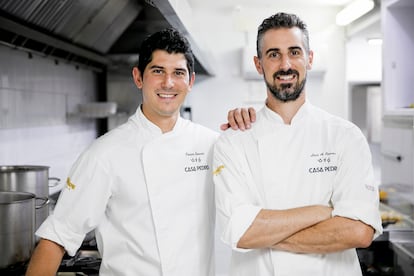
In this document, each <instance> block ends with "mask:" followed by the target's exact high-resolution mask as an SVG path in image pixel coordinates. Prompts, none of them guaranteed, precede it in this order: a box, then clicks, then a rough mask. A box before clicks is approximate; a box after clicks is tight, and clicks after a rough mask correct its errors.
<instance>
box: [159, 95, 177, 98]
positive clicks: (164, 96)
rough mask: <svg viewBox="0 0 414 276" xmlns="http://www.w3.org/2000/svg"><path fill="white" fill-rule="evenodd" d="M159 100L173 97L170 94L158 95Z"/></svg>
mask: <svg viewBox="0 0 414 276" xmlns="http://www.w3.org/2000/svg"><path fill="white" fill-rule="evenodd" d="M158 95H159V96H160V97H161V98H173V97H174V95H172V94H158Z"/></svg>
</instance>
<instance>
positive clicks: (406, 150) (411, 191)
mask: <svg viewBox="0 0 414 276" xmlns="http://www.w3.org/2000/svg"><path fill="white" fill-rule="evenodd" d="M381 155H382V157H381V181H382V185H394V186H395V187H396V189H399V190H400V191H401V192H402V193H401V194H402V195H403V196H405V197H406V199H407V200H408V201H410V202H411V203H412V204H414V116H410V115H400V116H396V115H385V116H384V117H383V128H382V140H381Z"/></svg>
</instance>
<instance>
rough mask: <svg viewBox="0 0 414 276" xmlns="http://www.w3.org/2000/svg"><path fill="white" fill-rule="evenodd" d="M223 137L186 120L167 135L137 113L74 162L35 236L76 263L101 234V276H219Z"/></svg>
mask: <svg viewBox="0 0 414 276" xmlns="http://www.w3.org/2000/svg"><path fill="white" fill-rule="evenodd" d="M217 137H218V134H217V133H216V132H214V131H212V130H209V129H207V128H205V127H203V126H200V125H197V124H194V123H192V122H191V121H188V120H185V119H183V118H179V119H178V120H177V122H176V124H175V127H174V129H173V130H172V131H171V132H168V133H165V134H163V133H162V132H161V130H160V129H159V128H158V127H157V126H156V125H154V124H152V123H151V122H150V121H149V120H147V119H146V117H145V116H144V115H143V114H142V112H141V109H140V108H138V110H137V113H136V114H135V115H134V116H132V117H131V118H130V119H129V120H128V122H126V123H125V124H123V125H122V126H120V127H118V128H116V129H114V130H113V131H110V132H109V133H107V134H105V135H104V136H102V137H100V138H98V139H97V140H96V141H95V142H94V143H93V144H92V146H91V147H90V148H89V149H87V150H86V151H85V152H84V153H83V154H82V155H81V157H80V158H79V159H78V160H77V161H76V163H75V164H74V166H73V168H72V169H71V171H70V174H69V178H68V181H67V186H66V188H64V189H63V190H62V193H61V195H60V198H59V200H58V203H57V205H56V208H55V209H54V212H53V214H52V215H51V216H49V217H48V218H47V220H46V221H45V222H44V223H43V224H42V225H41V227H40V228H39V229H38V231H37V233H36V234H37V235H38V236H40V237H42V238H45V239H49V240H53V241H55V242H57V243H58V244H61V245H63V246H64V248H65V250H66V251H67V252H68V253H69V255H71V256H73V255H74V254H75V253H76V251H77V250H78V248H79V247H80V245H81V243H82V241H83V239H84V237H85V234H87V233H88V232H89V231H91V230H93V229H96V230H95V234H96V239H97V245H98V249H99V251H100V254H101V256H102V263H101V268H100V275H116V276H120V275H128V276H131V275H134V276H140V275H143V276H148V275H151V276H156V275H168V276H170V275H177V276H183V275H184V276H185V275H188V276H194V275H205V276H212V275H214V257H213V256H214V255H213V252H214V221H215V208H214V195H213V191H214V186H213V181H212V177H211V175H212V173H211V161H212V149H213V144H214V142H215V141H216V139H217Z"/></svg>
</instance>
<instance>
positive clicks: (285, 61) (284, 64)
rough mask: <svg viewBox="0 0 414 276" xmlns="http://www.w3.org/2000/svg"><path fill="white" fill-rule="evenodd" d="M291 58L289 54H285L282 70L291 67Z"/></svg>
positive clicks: (281, 64)
mask: <svg viewBox="0 0 414 276" xmlns="http://www.w3.org/2000/svg"><path fill="white" fill-rule="evenodd" d="M290 65H291V64H290V58H289V57H288V56H287V55H283V56H282V58H281V62H280V66H279V67H280V69H282V70H285V71H286V70H288V69H290Z"/></svg>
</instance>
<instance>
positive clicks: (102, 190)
mask: <svg viewBox="0 0 414 276" xmlns="http://www.w3.org/2000/svg"><path fill="white" fill-rule="evenodd" d="M102 159H104V158H99V157H97V156H95V155H93V154H91V152H90V151H87V152H85V153H84V154H82V156H81V157H80V158H79V159H78V160H77V161H76V162H75V164H74V165H73V167H72V169H71V172H70V174H69V177H68V179H67V182H66V187H65V188H63V189H62V191H61V194H60V196H59V199H58V202H57V205H56V207H55V209H54V211H53V214H52V215H50V216H49V217H48V218H47V219H46V220H45V222H44V223H43V224H42V225H41V226H40V227H39V229H38V230H37V232H36V235H38V236H40V237H42V238H45V239H48V240H52V241H54V242H56V243H58V244H60V245H62V246H63V247H64V248H65V250H66V251H67V252H68V254H69V255H70V256H74V255H75V254H76V251H77V250H78V249H79V247H80V246H81V244H82V242H83V239H84V238H85V235H86V234H87V233H88V232H90V231H91V230H93V229H95V228H96V226H97V225H98V224H99V222H100V220H101V218H102V217H103V216H104V213H105V209H106V204H107V202H108V199H109V196H110V188H111V177H110V176H109V175H108V170H107V168H105V166H104V162H102Z"/></svg>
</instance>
